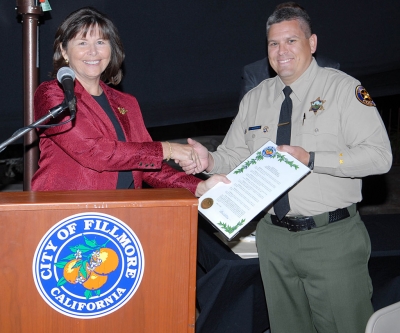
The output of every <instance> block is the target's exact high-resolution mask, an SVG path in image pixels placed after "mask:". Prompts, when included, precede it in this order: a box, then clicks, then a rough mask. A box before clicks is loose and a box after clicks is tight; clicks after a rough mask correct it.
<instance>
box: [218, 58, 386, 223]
mask: <svg viewBox="0 0 400 333" xmlns="http://www.w3.org/2000/svg"><path fill="white" fill-rule="evenodd" d="M359 85H360V82H359V81H357V80H356V79H354V78H352V77H351V76H349V75H347V74H345V73H343V72H341V71H339V70H336V69H331V68H322V67H319V66H318V65H317V63H316V61H315V59H313V61H312V62H311V65H310V66H309V68H308V69H307V70H306V71H305V72H304V73H303V74H302V76H301V77H300V78H299V79H297V80H296V81H295V82H294V83H293V84H292V85H291V86H290V87H291V88H292V90H293V92H292V94H291V95H290V97H291V99H292V102H293V111H292V132H291V143H290V144H291V145H292V146H300V147H303V148H304V149H305V150H306V151H314V152H315V164H314V170H313V172H312V173H311V174H309V175H308V176H307V177H306V178H304V179H303V180H302V181H301V182H300V183H298V184H297V185H296V186H295V187H294V188H292V189H291V190H290V192H289V201H290V207H291V210H290V212H289V213H288V216H297V215H305V216H310V215H317V214H320V213H323V212H328V211H332V210H335V209H337V208H343V207H347V206H349V205H351V204H352V203H356V202H359V201H360V200H361V199H362V197H361V179H360V178H361V177H364V176H368V175H372V174H381V173H386V172H387V171H388V170H389V169H390V166H391V163H392V153H391V148H390V142H389V139H388V136H387V132H386V129H385V126H384V124H383V122H382V119H381V117H380V115H379V113H378V110H377V109H376V108H375V107H374V106H367V105H365V104H363V103H362V102H361V101H359V100H358V99H357V97H356V94H355V91H356V87H357V86H359ZM284 87H285V85H284V83H283V82H282V80H281V79H280V78H279V77H278V76H276V77H274V78H272V79H267V80H265V81H263V82H261V83H260V84H259V85H258V86H257V87H255V88H254V89H252V90H251V91H249V92H248V93H247V94H246V95H245V96H244V98H243V100H242V102H241V103H240V108H239V113H238V115H237V116H236V118H235V120H234V121H233V123H232V125H231V128H230V129H229V131H228V133H227V135H226V137H225V139H224V141H223V142H222V144H221V145H220V146H219V147H218V149H217V151H216V152H213V153H211V154H212V156H213V158H214V162H215V166H214V169H213V170H212V171H211V173H225V174H226V173H228V172H230V171H231V170H232V169H233V168H234V167H236V166H237V165H239V164H240V163H241V162H242V161H243V160H245V159H246V158H247V157H248V156H250V155H251V154H252V153H253V152H254V151H256V150H257V149H258V148H260V147H261V146H262V145H263V144H264V143H266V142H267V141H268V140H271V141H273V142H276V134H277V124H278V121H279V113H280V108H281V104H282V101H283V100H284V94H283V92H282V90H283V88H284ZM318 98H319V99H320V100H321V101H322V102H321V103H322V107H321V109H320V110H318V111H317V112H316V113H314V112H313V111H310V108H311V103H312V102H314V101H316V100H317V99H318ZM252 128H253V129H252ZM254 128H255V129H254ZM256 128H259V129H256ZM269 212H270V213H273V209H271V210H270V211H269Z"/></svg>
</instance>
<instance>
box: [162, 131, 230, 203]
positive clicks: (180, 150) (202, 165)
mask: <svg viewBox="0 0 400 333" xmlns="http://www.w3.org/2000/svg"><path fill="white" fill-rule="evenodd" d="M187 142H188V144H179V143H169V142H162V143H161V144H162V146H163V154H164V159H166V160H167V161H168V160H170V159H173V160H174V161H175V163H177V164H179V166H180V167H181V168H182V169H183V171H184V172H186V174H188V175H195V174H197V173H200V172H202V171H204V170H205V171H207V172H209V171H211V170H212V169H213V167H214V160H213V157H212V156H211V154H209V153H208V149H207V148H206V147H204V146H203V145H202V144H201V143H199V142H197V141H195V140H192V139H188V140H187ZM219 182H223V183H225V184H229V183H230V180H229V179H228V178H226V176H225V175H218V174H216V175H213V176H211V177H210V178H208V179H207V180H205V181H202V182H200V183H199V184H198V185H197V188H196V193H195V195H196V197H200V196H202V195H203V194H204V193H206V192H207V191H208V190H209V189H211V188H212V187H214V186H215V185H216V184H217V183H219Z"/></svg>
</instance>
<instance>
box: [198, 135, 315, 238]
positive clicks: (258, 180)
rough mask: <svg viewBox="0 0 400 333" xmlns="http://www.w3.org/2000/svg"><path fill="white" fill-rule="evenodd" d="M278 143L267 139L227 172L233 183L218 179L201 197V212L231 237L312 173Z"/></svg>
mask: <svg viewBox="0 0 400 333" xmlns="http://www.w3.org/2000/svg"><path fill="white" fill-rule="evenodd" d="M276 147H277V146H276V144H275V143H273V142H272V141H268V142H267V143H266V144H265V145H264V146H262V147H261V148H260V149H259V150H257V151H256V152H255V153H254V154H252V155H251V156H250V157H249V158H247V159H246V160H245V161H243V162H242V163H241V164H240V165H239V166H238V167H236V168H235V169H233V170H232V171H231V172H230V173H229V174H228V175H227V177H228V179H229V180H230V181H231V183H230V184H224V183H218V184H217V185H215V186H214V187H213V188H212V189H211V190H209V191H208V192H206V193H205V194H204V195H202V196H201V197H200V198H199V212H200V213H201V214H202V215H203V216H204V217H206V218H207V219H208V220H209V222H211V224H212V225H213V226H214V227H215V228H216V229H217V230H218V231H220V232H221V233H222V234H223V235H224V236H225V237H226V238H227V239H228V240H231V239H232V238H233V237H235V235H236V234H237V233H238V232H239V231H240V230H241V229H242V228H243V227H244V226H245V225H246V224H247V223H249V222H250V221H251V220H252V219H253V218H254V217H255V216H256V215H257V214H258V213H259V212H261V211H262V210H263V209H264V208H265V207H267V206H269V205H270V204H272V203H273V202H274V201H275V199H277V198H278V197H279V196H280V195H281V194H282V193H284V192H286V191H287V190H288V189H290V188H291V187H293V186H294V185H295V184H296V183H297V182H299V181H301V179H302V178H303V177H305V176H306V175H308V173H310V169H309V168H308V167H307V166H305V165H304V164H303V163H301V162H300V161H298V160H297V159H295V158H294V157H293V156H291V155H290V154H288V153H284V152H278V151H277V149H276Z"/></svg>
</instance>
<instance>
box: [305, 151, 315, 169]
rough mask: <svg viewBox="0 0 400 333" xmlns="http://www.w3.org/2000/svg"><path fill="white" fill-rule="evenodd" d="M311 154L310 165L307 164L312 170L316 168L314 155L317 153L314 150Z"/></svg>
mask: <svg viewBox="0 0 400 333" xmlns="http://www.w3.org/2000/svg"><path fill="white" fill-rule="evenodd" d="M309 154H310V159H309V160H308V165H307V166H308V167H309V168H310V169H311V170H314V157H315V153H314V152H313V151H310V152H309Z"/></svg>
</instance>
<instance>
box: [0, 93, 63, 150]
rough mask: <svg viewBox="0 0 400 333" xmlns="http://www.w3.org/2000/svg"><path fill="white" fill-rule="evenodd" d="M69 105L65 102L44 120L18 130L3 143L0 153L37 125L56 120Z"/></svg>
mask: <svg viewBox="0 0 400 333" xmlns="http://www.w3.org/2000/svg"><path fill="white" fill-rule="evenodd" d="M69 104H70V103H67V102H66V101H64V102H63V103H61V104H59V105H57V106H55V107H54V108H51V109H50V110H49V113H48V114H47V115H45V116H43V117H42V118H40V119H38V120H36V121H35V122H33V123H32V124H30V125H28V126H25V127H22V128H20V129H19V130H17V131H16V132H15V133H14V134H13V135H12V136H11V137H10V138H8V139H7V140H6V141H3V143H1V144H0V153H1V152H2V151H3V150H4V149H6V147H7V146H8V145H9V144H10V143H11V142H14V141H15V140H17V139H18V138H20V137H21V136H23V135H25V134H26V133H28V132H29V131H31V130H32V129H33V128H35V127H36V126H37V125H40V124H42V123H44V122H45V121H46V120H48V119H49V118H56V117H57V116H58V115H59V114H61V112H63V111H64V110H65V109H68V108H69V106H70V105H69Z"/></svg>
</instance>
